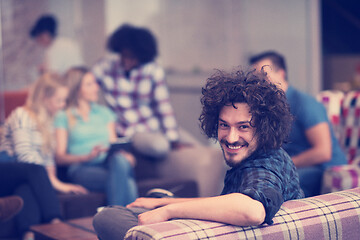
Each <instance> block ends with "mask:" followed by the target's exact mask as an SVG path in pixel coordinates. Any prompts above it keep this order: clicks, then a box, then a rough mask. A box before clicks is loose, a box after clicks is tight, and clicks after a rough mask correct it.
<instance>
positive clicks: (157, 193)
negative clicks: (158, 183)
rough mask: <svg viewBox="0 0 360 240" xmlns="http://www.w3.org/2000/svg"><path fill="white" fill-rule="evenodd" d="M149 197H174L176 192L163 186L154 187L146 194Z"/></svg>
mask: <svg viewBox="0 0 360 240" xmlns="http://www.w3.org/2000/svg"><path fill="white" fill-rule="evenodd" d="M145 197H148V198H166V197H168V198H173V197H175V196H174V194H173V193H172V192H170V191H168V190H166V189H162V188H153V189H150V190H149V191H148V192H147V193H146V196H145Z"/></svg>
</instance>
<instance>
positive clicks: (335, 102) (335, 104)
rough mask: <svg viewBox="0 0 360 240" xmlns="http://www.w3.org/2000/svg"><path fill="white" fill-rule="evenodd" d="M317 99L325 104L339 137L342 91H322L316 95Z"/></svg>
mask: <svg viewBox="0 0 360 240" xmlns="http://www.w3.org/2000/svg"><path fill="white" fill-rule="evenodd" d="M317 100H318V101H319V102H321V103H322V104H323V105H324V106H325V109H326V112H327V115H328V118H329V120H330V122H331V125H332V127H333V129H334V132H335V135H336V137H337V138H339V137H340V134H341V130H342V127H341V121H340V115H341V105H342V103H343V100H344V93H343V92H341V91H330V90H326V91H322V92H320V93H319V94H318V95H317Z"/></svg>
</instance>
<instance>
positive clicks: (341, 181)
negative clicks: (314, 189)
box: [321, 164, 360, 194]
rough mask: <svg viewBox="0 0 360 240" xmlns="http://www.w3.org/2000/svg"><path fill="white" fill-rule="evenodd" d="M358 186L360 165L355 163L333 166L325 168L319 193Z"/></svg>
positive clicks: (359, 183)
mask: <svg viewBox="0 0 360 240" xmlns="http://www.w3.org/2000/svg"><path fill="white" fill-rule="evenodd" d="M355 187H360V167H359V166H358V165H356V164H349V165H344V166H335V167H331V168H328V169H326V171H325V172H324V175H323V183H322V189H321V193H322V194H324V193H329V192H336V191H341V190H346V189H351V188H355Z"/></svg>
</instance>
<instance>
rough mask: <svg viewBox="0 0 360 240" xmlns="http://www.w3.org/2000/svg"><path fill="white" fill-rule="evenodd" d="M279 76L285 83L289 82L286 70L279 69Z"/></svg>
mask: <svg viewBox="0 0 360 240" xmlns="http://www.w3.org/2000/svg"><path fill="white" fill-rule="evenodd" d="M279 74H280V76H281V78H282V79H284V80H285V81H286V80H287V76H286V72H285V70H284V69H279Z"/></svg>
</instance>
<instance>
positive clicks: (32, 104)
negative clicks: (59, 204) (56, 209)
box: [0, 73, 87, 193]
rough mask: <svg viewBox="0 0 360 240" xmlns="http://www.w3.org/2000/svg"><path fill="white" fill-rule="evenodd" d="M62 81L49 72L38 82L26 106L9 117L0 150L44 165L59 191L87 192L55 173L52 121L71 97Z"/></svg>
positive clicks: (25, 160) (24, 160)
mask: <svg viewBox="0 0 360 240" xmlns="http://www.w3.org/2000/svg"><path fill="white" fill-rule="evenodd" d="M61 82H62V80H61V79H60V78H59V77H58V76H56V75H53V74H50V73H46V74H44V75H43V76H41V77H40V79H39V80H38V81H36V82H35V84H34V85H33V86H32V88H31V89H30V92H29V96H28V98H27V101H26V103H25V105H24V106H21V107H18V108H16V109H15V110H14V111H13V112H12V113H11V114H10V116H9V117H8V118H7V119H6V122H5V124H4V130H3V131H4V132H3V135H2V139H1V144H0V152H6V153H7V155H9V156H11V157H15V158H16V161H19V162H27V163H35V164H39V165H42V166H44V167H45V168H46V170H47V173H48V176H49V179H50V182H51V184H52V186H53V187H54V188H55V189H56V190H57V191H59V192H64V193H69V192H73V193H86V192H87V190H86V189H85V188H83V187H82V186H80V185H74V184H69V183H64V182H62V181H60V180H59V179H58V178H57V176H56V167H55V159H54V146H55V143H54V139H55V138H54V135H53V134H54V131H53V120H54V116H55V114H56V112H57V111H58V110H60V109H62V108H63V107H64V106H65V103H66V99H67V96H68V89H67V87H66V86H64V85H63V83H61Z"/></svg>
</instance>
